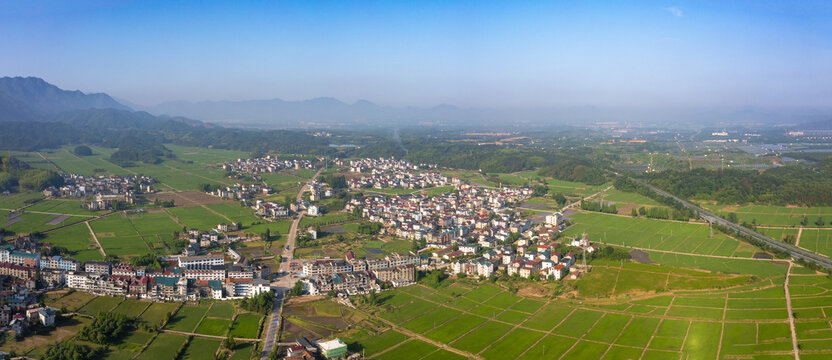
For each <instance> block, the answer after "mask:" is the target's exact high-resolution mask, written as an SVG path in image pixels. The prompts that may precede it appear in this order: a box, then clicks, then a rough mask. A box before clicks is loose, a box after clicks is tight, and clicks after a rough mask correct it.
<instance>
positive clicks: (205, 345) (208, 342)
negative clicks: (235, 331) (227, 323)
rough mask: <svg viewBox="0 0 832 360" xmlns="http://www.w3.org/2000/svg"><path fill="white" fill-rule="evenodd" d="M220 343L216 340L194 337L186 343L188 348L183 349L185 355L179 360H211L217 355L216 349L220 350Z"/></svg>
mask: <svg viewBox="0 0 832 360" xmlns="http://www.w3.org/2000/svg"><path fill="white" fill-rule="evenodd" d="M220 343H221V341H220V340H216V339H205V338H200V337H194V338H193V339H191V342H190V343H188V347H186V348H185V353H184V354H182V356H181V357H179V359H193V360H201V359H213V358H214V354H216V353H217V349H219V348H220Z"/></svg>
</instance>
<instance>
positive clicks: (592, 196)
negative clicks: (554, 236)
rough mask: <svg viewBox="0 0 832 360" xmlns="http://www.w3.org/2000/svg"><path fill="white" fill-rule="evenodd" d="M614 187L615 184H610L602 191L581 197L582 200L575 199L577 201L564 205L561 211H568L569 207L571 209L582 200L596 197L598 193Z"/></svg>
mask: <svg viewBox="0 0 832 360" xmlns="http://www.w3.org/2000/svg"><path fill="white" fill-rule="evenodd" d="M612 188H613V185H610V186H608V187H607V188H606V189H604V190H601V191H599V192H597V193H594V194H592V195H589V196H587V197H585V198H581V200H578V201H575V202H573V203H571V204H569V205H566V206H564V207H563V209H561V211H566V210H567V209H571V208H572V207H574V206H575V205H580V204H581V201H582V200H586V199H591V198H594V197H596V196H598V195H600V194H602V193H605V192H606V191H607V190H609V189H612Z"/></svg>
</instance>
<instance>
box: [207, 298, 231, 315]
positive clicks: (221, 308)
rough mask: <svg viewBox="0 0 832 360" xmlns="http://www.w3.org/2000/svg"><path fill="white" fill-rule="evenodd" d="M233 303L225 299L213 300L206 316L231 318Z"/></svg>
mask: <svg viewBox="0 0 832 360" xmlns="http://www.w3.org/2000/svg"><path fill="white" fill-rule="evenodd" d="M234 311H235V310H234V304H233V303H230V302H227V301H215V302H214V303H213V304H212V305H211V308H210V309H209V310H208V314H207V315H206V316H208V317H213V318H219V319H227V320H231V318H233V317H234Z"/></svg>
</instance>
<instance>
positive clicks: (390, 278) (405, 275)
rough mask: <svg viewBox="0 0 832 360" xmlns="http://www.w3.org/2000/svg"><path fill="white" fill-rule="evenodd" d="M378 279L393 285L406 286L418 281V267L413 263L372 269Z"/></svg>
mask: <svg viewBox="0 0 832 360" xmlns="http://www.w3.org/2000/svg"><path fill="white" fill-rule="evenodd" d="M372 273H373V275H374V276H375V277H376V280H378V281H381V282H387V283H391V284H393V286H396V287H398V286H404V285H409V284H412V283H413V282H415V281H416V267H415V266H413V265H412V264H407V265H399V266H392V267H388V268H381V269H375V270H372Z"/></svg>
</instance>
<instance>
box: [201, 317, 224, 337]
mask: <svg viewBox="0 0 832 360" xmlns="http://www.w3.org/2000/svg"><path fill="white" fill-rule="evenodd" d="M230 327H231V321H230V320H224V319H215V318H205V319H202V322H201V323H199V326H198V327H197V328H196V331H195V332H196V333H198V334H205V335H218V336H223V335H225V334H226V333H227V332H228V329H229V328H230Z"/></svg>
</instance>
